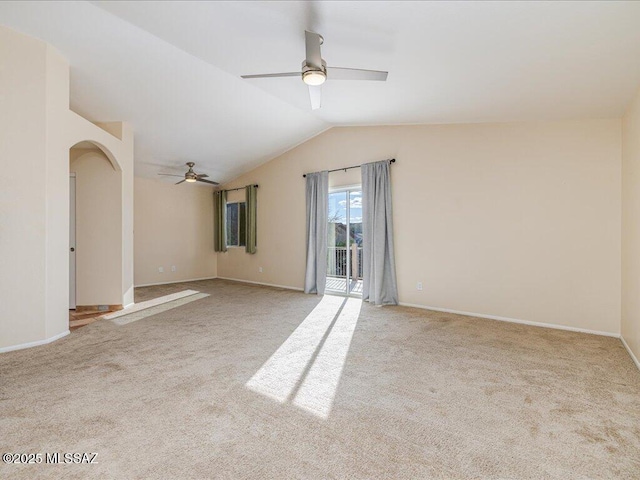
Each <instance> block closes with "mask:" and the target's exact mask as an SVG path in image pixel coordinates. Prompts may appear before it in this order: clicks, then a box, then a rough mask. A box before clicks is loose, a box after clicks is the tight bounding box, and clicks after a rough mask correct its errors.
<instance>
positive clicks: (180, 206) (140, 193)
mask: <svg viewBox="0 0 640 480" xmlns="http://www.w3.org/2000/svg"><path fill="white" fill-rule="evenodd" d="M134 191H135V284H136V285H148V284H154V283H165V282H179V281H182V280H190V279H196V278H211V277H215V276H216V254H215V252H214V251H213V189H212V188H209V187H206V186H200V185H191V184H188V183H183V184H181V185H172V184H167V183H163V182H159V181H155V180H148V179H144V178H138V177H136V178H135V190H134ZM172 266H175V267H176V271H175V272H173V271H172V270H171V267H172ZM159 267H163V268H164V272H163V273H160V272H159V271H158V268H159Z"/></svg>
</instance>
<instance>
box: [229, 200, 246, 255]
mask: <svg viewBox="0 0 640 480" xmlns="http://www.w3.org/2000/svg"><path fill="white" fill-rule="evenodd" d="M246 212H247V210H246V205H245V202H237V203H227V246H229V247H244V246H245V244H246V240H245V239H246V232H245V229H246V224H245V218H246Z"/></svg>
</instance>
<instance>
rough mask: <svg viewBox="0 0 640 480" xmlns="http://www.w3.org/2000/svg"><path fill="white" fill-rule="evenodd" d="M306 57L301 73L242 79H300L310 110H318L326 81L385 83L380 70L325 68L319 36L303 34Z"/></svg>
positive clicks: (322, 40)
mask: <svg viewBox="0 0 640 480" xmlns="http://www.w3.org/2000/svg"><path fill="white" fill-rule="evenodd" d="M304 39H305V46H306V53H307V56H306V58H305V60H304V61H303V62H302V71H301V72H286V73H264V74H258V75H242V78H274V77H301V78H302V81H303V82H304V83H306V84H307V85H308V86H309V97H310V98H311V109H312V110H316V109H318V108H320V105H321V99H322V90H321V85H322V84H323V83H324V82H325V80H327V78H329V79H331V80H377V81H382V82H384V81H386V80H387V75H388V73H389V72H383V71H380V70H362V69H359V68H341V67H327V63H326V62H325V61H324V60H323V59H322V55H321V54H320V45H322V43H323V42H324V39H323V38H322V36H321V35H318V34H317V33H313V32H309V31H306V30H305V32H304Z"/></svg>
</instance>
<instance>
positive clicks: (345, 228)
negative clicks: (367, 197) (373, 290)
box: [326, 187, 362, 296]
mask: <svg viewBox="0 0 640 480" xmlns="http://www.w3.org/2000/svg"><path fill="white" fill-rule="evenodd" d="M326 290H327V292H331V293H342V294H345V295H358V296H360V295H362V189H361V188H360V187H354V188H349V189H342V190H334V191H332V192H330V193H329V208H328V228H327V286H326Z"/></svg>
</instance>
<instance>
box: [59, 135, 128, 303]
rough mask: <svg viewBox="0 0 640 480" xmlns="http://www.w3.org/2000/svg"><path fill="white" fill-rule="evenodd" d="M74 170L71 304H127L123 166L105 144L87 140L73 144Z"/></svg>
mask: <svg viewBox="0 0 640 480" xmlns="http://www.w3.org/2000/svg"><path fill="white" fill-rule="evenodd" d="M69 171H70V174H71V175H72V176H73V177H74V178H71V176H70V182H71V183H70V185H71V195H70V197H71V200H72V201H73V200H75V205H73V206H72V205H70V207H71V208H70V238H71V239H73V237H75V242H71V243H74V244H73V245H71V243H70V272H69V278H70V281H69V289H70V305H69V308H70V309H71V308H77V309H78V310H81V309H86V310H91V309H95V308H97V307H98V306H104V305H107V306H109V307H110V309H118V308H122V265H123V262H122V257H123V251H122V211H123V209H122V198H123V195H122V184H123V182H122V170H121V169H120V168H119V165H118V164H117V162H116V161H115V158H114V156H113V154H112V153H111V152H109V150H108V149H106V148H105V147H104V146H102V145H99V144H96V143H95V142H92V141H82V142H78V143H76V144H75V145H74V146H73V147H71V148H70V150H69ZM74 187H75V191H74ZM72 230H73V232H72ZM72 303H74V304H72Z"/></svg>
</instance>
